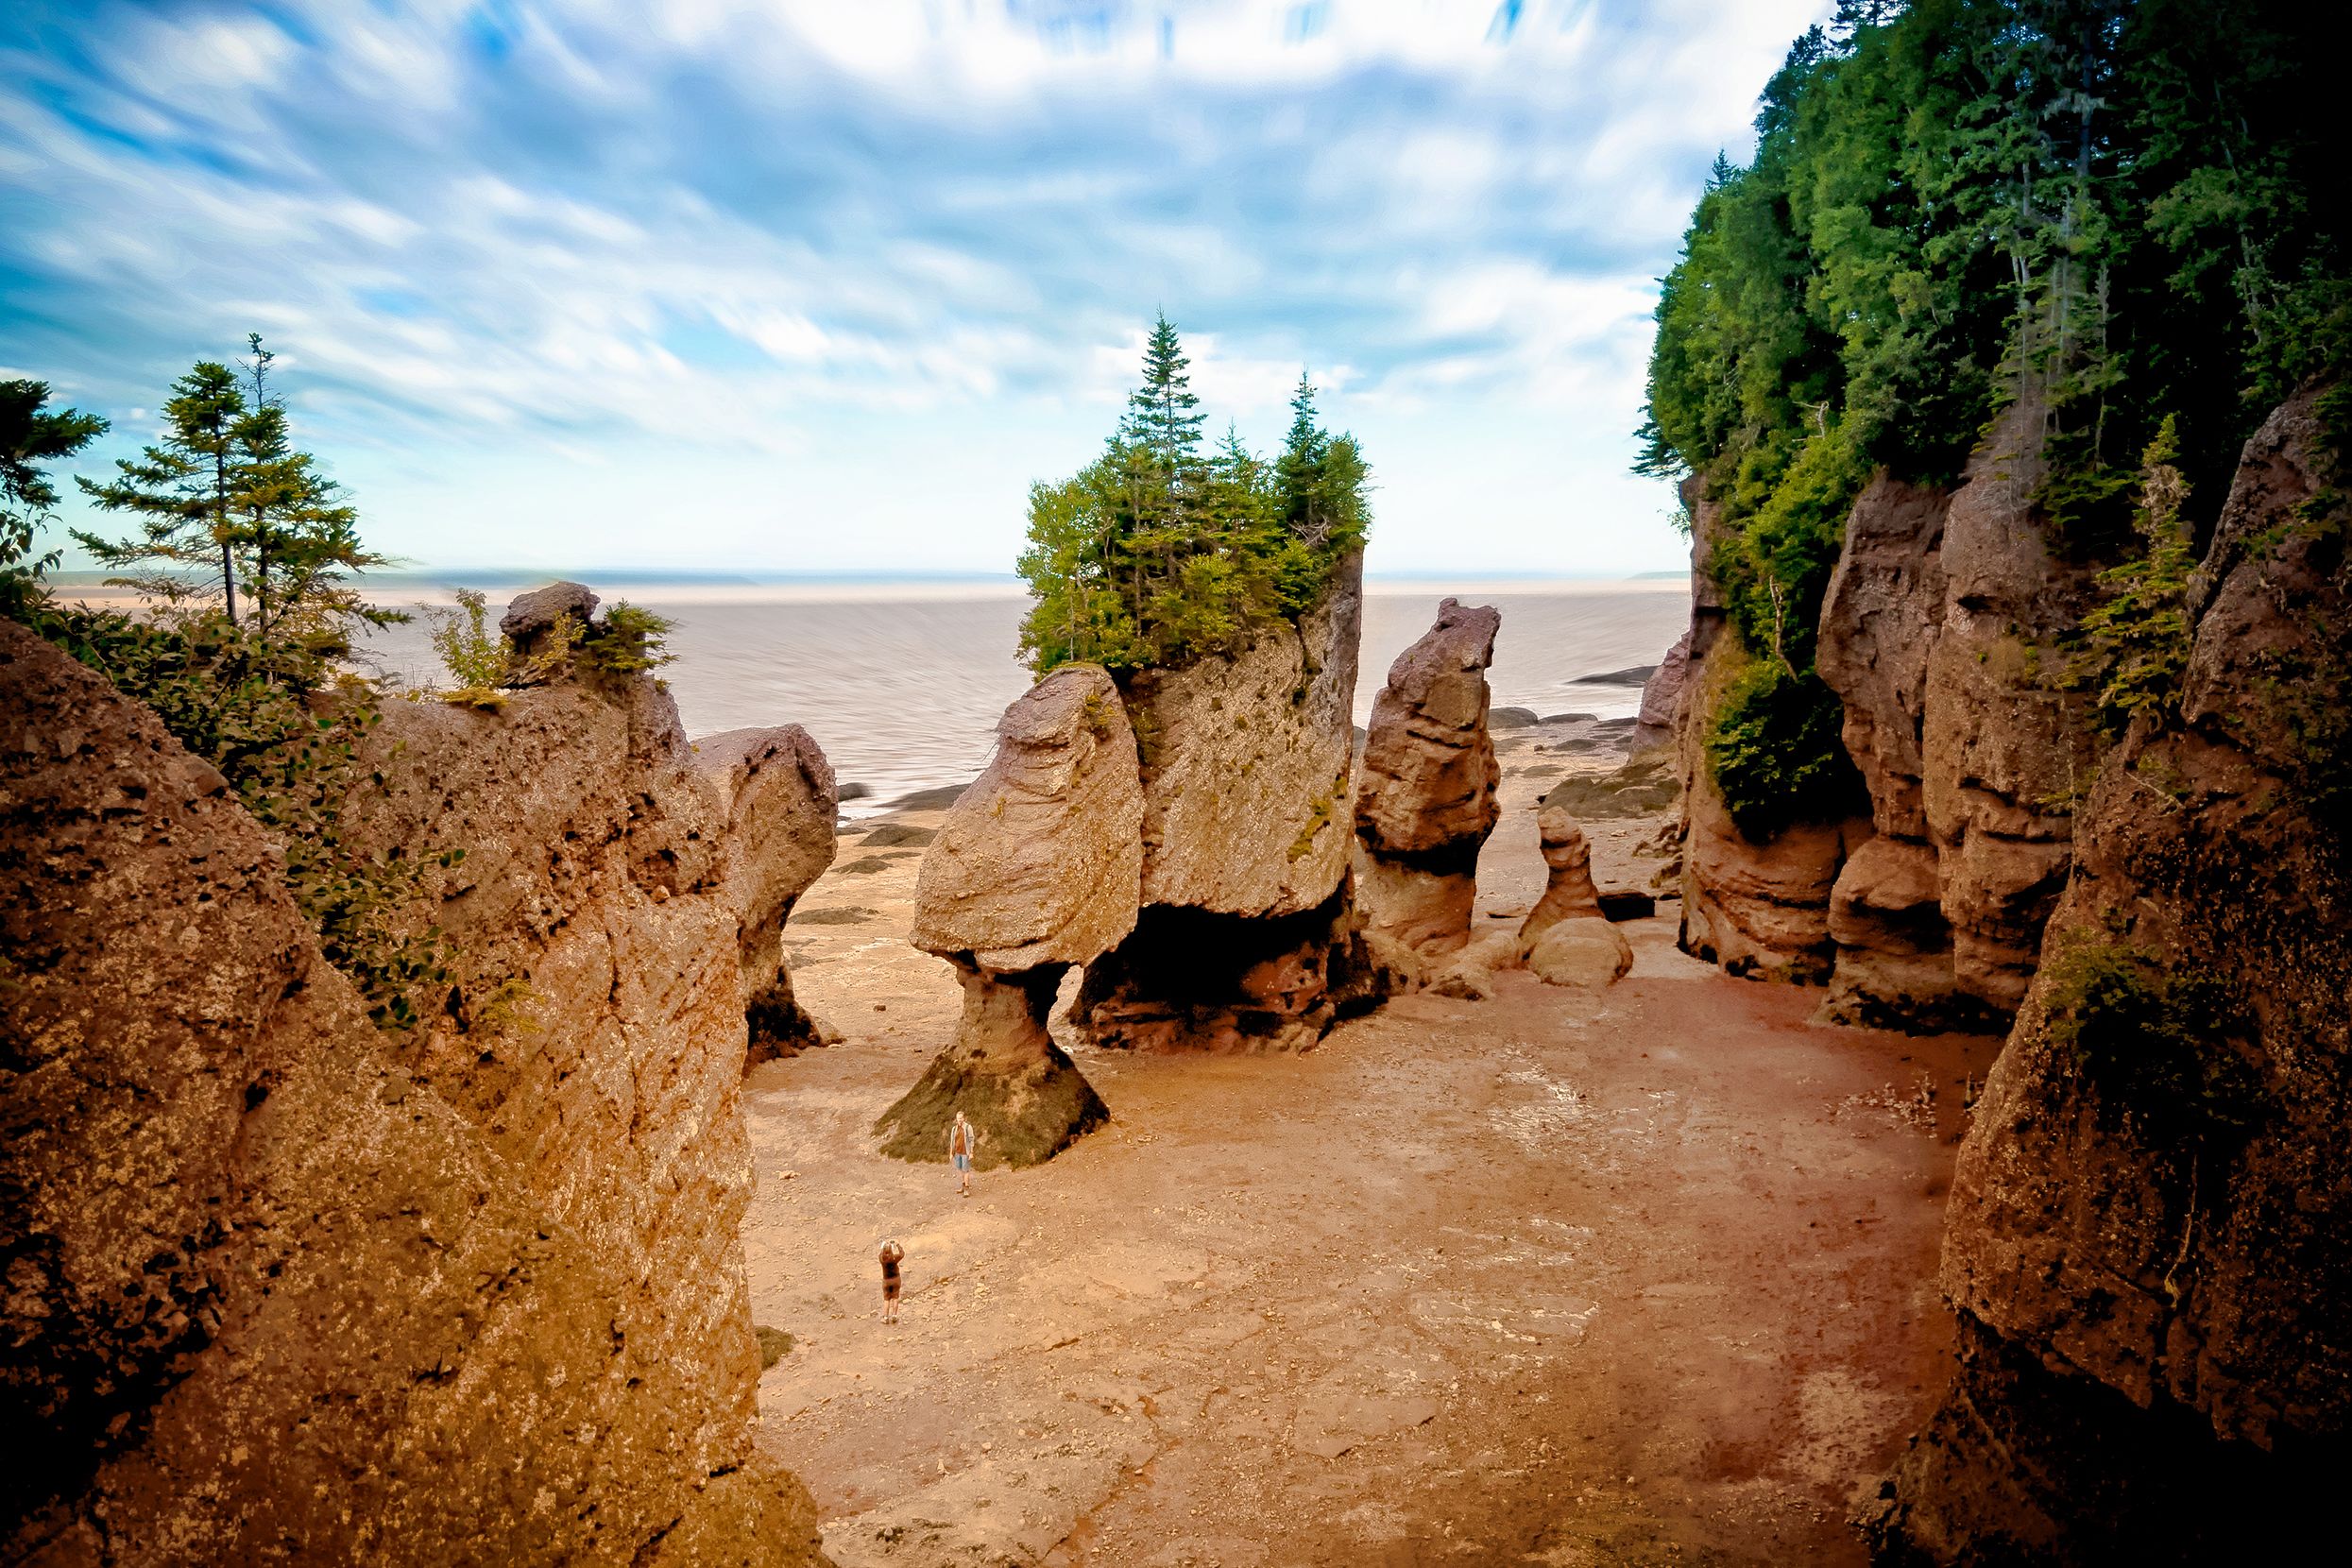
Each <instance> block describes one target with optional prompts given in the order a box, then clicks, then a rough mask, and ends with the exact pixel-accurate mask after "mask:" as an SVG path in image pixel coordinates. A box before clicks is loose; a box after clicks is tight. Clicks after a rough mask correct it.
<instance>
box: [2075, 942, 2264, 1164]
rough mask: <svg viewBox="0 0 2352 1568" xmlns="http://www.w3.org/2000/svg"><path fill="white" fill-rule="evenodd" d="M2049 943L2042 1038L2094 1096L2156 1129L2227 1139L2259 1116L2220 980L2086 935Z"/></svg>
mask: <svg viewBox="0 0 2352 1568" xmlns="http://www.w3.org/2000/svg"><path fill="white" fill-rule="evenodd" d="M2053 946H2056V947H2057V948H2058V949H2059V950H2058V953H2057V956H2056V957H2055V959H2054V960H2053V961H2052V963H2051V964H2050V972H2049V976H2048V981H2047V986H2048V988H2047V990H2046V991H2045V992H2044V993H2043V1007H2044V1011H2045V1014H2046V1016H2047V1018H2048V1026H2047V1027H2048V1029H2049V1031H2050V1037H2051V1039H2052V1040H2054V1042H2055V1043H2056V1044H2057V1045H2059V1046H2060V1047H2062V1048H2065V1049H2066V1050H2067V1051H2069V1052H2070V1053H2071V1056H2072V1058H2073V1061H2074V1065H2075V1067H2076V1069H2077V1070H2078V1071H2080V1072H2081V1073H2082V1074H2083V1075H2084V1076H2085V1077H2086V1078H2088V1080H2090V1082H2092V1083H2093V1084H2095V1085H2096V1086H2097V1088H2098V1089H2099V1091H2100V1093H2101V1094H2102V1096H2104V1097H2106V1098H2107V1099H2109V1100H2111V1101H2112V1102H2113V1103H2114V1104H2115V1105H2116V1106H2117V1107H2118V1108H2120V1109H2122V1110H2124V1111H2126V1112H2129V1113H2130V1114H2132V1115H2133V1116H2137V1117H2138V1118H2139V1119H2140V1120H2141V1121H2142V1122H2143V1123H2144V1124H2146V1125H2147V1126H2148V1127H2149V1128H2150V1129H2151V1130H2152V1131H2154V1132H2156V1133H2158V1134H2159V1135H2166V1136H2180V1135H2187V1136H2197V1137H2214V1138H2222V1139H2236V1138H2242V1137H2243V1136H2244V1135H2245V1134H2246V1133H2249V1132H2250V1131H2252V1129H2253V1128H2254V1127H2255V1126H2257V1125H2258V1123H2259V1122H2260V1120H2261V1118H2262V1116H2263V1114H2264V1111H2265V1108H2266V1100H2265V1097H2264V1094H2263V1085H2262V1078H2261V1074H2260V1072H2259V1071H2258V1069H2257V1068H2256V1067H2255V1066H2254V1065H2253V1064H2252V1063H2250V1062H2249V1061H2248V1060H2247V1059H2246V1057H2245V1056H2244V1055H2242V1054H2241V1052H2240V1051H2239V1049H2238V1048H2237V1042H2238V1041H2239V1040H2240V1039H2241V1037H2242V1036H2243V1035H2244V1034H2245V1032H2246V1025H2245V1023H2244V1014H2243V1008H2242V1005H2241V1002H2240V1000H2239V998H2238V997H2236V996H2234V995H2233V994H2232V993H2231V991H2230V990H2229V988H2228V987H2227V986H2225V985H2224V984H2223V983H2222V982H2220V981H2219V980H2213V979H2210V978H2207V977H2205V976H2200V975H2187V974H2179V973H2173V972H2168V971H2167V970H2165V969H2164V968H2163V967H2162V965H2160V964H2159V963H2157V962H2156V959H2155V958H2154V957H2153V956H2151V955H2149V954H2147V953H2144V952H2141V951H2139V950H2138V949H2136V948H2133V947H2129V946H2123V945H2122V944H2120V943H2116V942H2112V941H2108V940H2105V939H2103V938H2101V937H2098V936H2096V935H2095V934H2089V933H2080V932H2078V933H2074V934H2073V935H2071V937H2070V938H2068V939H2067V940H2065V941H2063V942H2061V943H2056V944H2053Z"/></svg>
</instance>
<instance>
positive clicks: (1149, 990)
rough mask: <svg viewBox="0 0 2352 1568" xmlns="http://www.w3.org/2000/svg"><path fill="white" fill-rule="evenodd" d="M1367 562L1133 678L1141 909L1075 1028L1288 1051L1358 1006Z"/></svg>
mask: <svg viewBox="0 0 2352 1568" xmlns="http://www.w3.org/2000/svg"><path fill="white" fill-rule="evenodd" d="M1362 613H1363V561H1362V557H1361V556H1360V555H1352V556H1350V557H1348V558H1346V559H1344V560H1342V561H1340V562H1339V563H1338V565H1337V566H1335V568H1334V569H1333V573H1332V581H1331V585H1330V588H1328V590H1327V591H1326V593H1325V595H1324V597H1323V599H1322V601H1321V603H1320V604H1318V605H1316V606H1315V607H1314V608H1312V609H1311V610H1309V611H1307V612H1306V613H1305V614H1304V615H1303V616H1301V617H1300V619H1299V622H1298V623H1297V624H1296V625H1295V626H1294V625H1292V624H1290V623H1288V622H1277V623H1276V624H1274V625H1272V626H1270V627H1268V628H1266V629H1264V630H1263V631H1261V632H1259V633H1258V634H1257V635H1256V637H1255V638H1254V639H1253V640H1252V641H1251V642H1250V644H1249V645H1248V646H1247V647H1246V648H1244V649H1242V650H1241V651H1240V652H1239V653H1237V654H1235V655H1233V656H1221V655H1219V656H1208V657H1205V658H1202V659H1200V660H1198V661H1196V662H1194V663H1191V664H1188V665H1185V666H1183V667H1181V668H1178V669H1173V670H1147V671H1143V672H1141V673H1138V674H1136V675H1135V676H1134V678H1133V681H1132V682H1131V683H1130V684H1129V685H1128V687H1127V689H1126V690H1125V692H1124V696H1125V700H1126V707H1127V711H1128V715H1129V717H1130V719H1131V720H1132V722H1133V726H1134V733H1135V744H1136V749H1137V752H1138V755H1139V758H1140V760H1141V764H1142V775H1143V810H1144V816H1143V857H1144V858H1143V908H1142V911H1141V912H1140V913H1139V914H1138V916H1137V918H1136V921H1135V929H1134V930H1133V932H1132V933H1131V934H1130V935H1129V936H1128V937H1127V939H1126V940H1125V941H1123V942H1121V943H1120V944H1119V945H1118V946H1116V948H1114V949H1112V951H1110V952H1109V953H1106V954H1105V955H1103V956H1102V957H1101V958H1100V959H1099V960H1097V961H1096V962H1095V963H1092V964H1089V965H1088V966H1087V970H1086V980H1085V984H1084V986H1083V987H1082V990H1081V991H1080V994H1079V999H1078V1004H1077V1005H1076V1006H1075V1007H1074V1008H1073V1009H1072V1013H1071V1018H1072V1022H1073V1023H1075V1024H1076V1025H1078V1026H1079V1027H1081V1028H1082V1029H1083V1030H1085V1031H1087V1033H1088V1034H1089V1035H1090V1037H1091V1038H1093V1039H1094V1040H1095V1041H1096V1043H1098V1044H1099V1045H1104V1046H1112V1047H1134V1048H1150V1049H1168V1048H1205V1049H1212V1050H1244V1051H1246V1050H1269V1049H1299V1048H1304V1047H1307V1046H1311V1045H1313V1044H1314V1043H1315V1042H1316V1041H1318V1040H1320V1039H1321V1037H1322V1036H1323V1034H1324V1033H1325V1032H1326V1031H1328V1030H1329V1029H1330V1027H1331V1025H1332V1023H1333V1021H1334V1020H1335V1019H1336V1018H1337V1017H1338V1015H1339V1014H1340V1012H1341V1011H1342V1010H1344V1009H1345V1008H1347V1007H1350V1006H1352V1005H1355V1003H1356V1001H1357V1000H1358V999H1360V998H1361V997H1363V996H1364V994H1365V993H1364V989H1363V988H1364V986H1365V984H1366V979H1365V973H1366V971H1365V968H1364V965H1363V963H1362V962H1361V960H1360V949H1361V947H1362V942H1361V939H1360V937H1358V936H1356V935H1355V930H1354V922H1355V912H1354V908H1353V899H1352V897H1351V892H1350V887H1349V878H1348V846H1349V844H1350V842H1351V837H1352V835H1351V834H1350V833H1349V831H1348V824H1347V811H1346V794H1347V784H1348V769H1349V764H1350V761H1351V755H1352V752H1353V750H1354V743H1353V742H1354V733H1353V730H1354V726H1353V724H1352V723H1351V712H1352V709H1353V705H1354V702H1355V657H1356V643H1357V634H1358V629H1359V623H1360V622H1361V620H1362Z"/></svg>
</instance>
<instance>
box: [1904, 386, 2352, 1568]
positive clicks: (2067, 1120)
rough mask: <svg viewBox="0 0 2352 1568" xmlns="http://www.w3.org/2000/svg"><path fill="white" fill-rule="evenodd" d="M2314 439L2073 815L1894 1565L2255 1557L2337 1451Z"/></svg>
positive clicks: (2344, 861)
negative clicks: (1901, 1560)
mask: <svg viewBox="0 0 2352 1568" xmlns="http://www.w3.org/2000/svg"><path fill="white" fill-rule="evenodd" d="M2318 440H2319V431H2318V429H2317V423H2316V420H2315V418H2314V417H2313V412H2312V401H2311V400H2310V399H2309V397H2308V396H2307V397H2303V398H2298V399H2296V400H2294V401H2291V402H2289V403H2288V404H2287V405H2285V406H2284V407H2282V408H2281V409H2280V410H2279V411H2278V412H2277V413H2276V414H2275V415H2274V416H2273V417H2272V418H2271V419H2270V420H2269V421H2268V422H2267V423H2266V424H2265V425H2264V426H2263V428H2262V430H2261V431H2260V432H2259V433H2258V435H2256V436H2255V437H2254V438H2253V439H2252V440H2251V441H2250V442H2249V443H2248V444H2247V447H2246V449H2245V452H2244V457H2243V461H2242V464H2241V468H2240V469H2239V472H2238V475H2237V479H2236V483H2235V486H2234V487H2233V489H2232V491H2231V494H2230V497H2229V500H2228V503H2227V505H2226V508H2225V510H2224V513H2223V516H2222V519H2221V521H2220V524H2219V527H2218V530H2217V533H2216V536H2215V538H2214V541H2213V545H2212V548H2211V551H2210V553H2209V554H2208V556H2207V562H2206V565H2205V568H2204V570H2203V571H2202V572H2201V573H2200V575H2199V578H2198V580H2197V582H2196V584H2195V585H2194V587H2193V588H2192V590H2191V595H2190V610H2191V624H2192V627H2193V643H2192V651H2191V654H2190V663H2189V667H2188V673H2187V679H2186V683H2185V687H2184V693H2183V701H2182V707H2181V714H2180V718H2179V721H2178V723H2177V724H2174V725H2171V726H2166V727H2163V728H2152V727H2150V726H2148V725H2147V724H2145V723H2144V722H2143V724H2142V725H2141V726H2140V727H2139V728H2137V729H2135V731H2134V732H2133V733H2132V734H2131V735H2130V736H2129V737H2128V738H2127V739H2126V740H2125V741H2123V743H2122V745H2120V746H2119V747H2117V748H2116V749H2115V750H2114V751H2112V752H2111V753H2109V755H2108V756H2107V757H2106V758H2105V759H2104V760H2103V762H2102V764H2101V766H2100V768H2099V771H2098V774H2097V778H2096V782H2095V783H2094V784H2093V785H2092V786H2091V788H2090V790H2089V793H2088V797H2087V798H2086V800H2085V802H2084V805H2083V809H2082V811H2081V814H2080V816H2079V818H2078V819H2077V820H2076V822H2075V824H2074V831H2073V835H2072V841H2073V875H2072V878H2071V882H2070V883H2069V885H2068V886H2067V889H2066V891H2065V894H2064V895H2063V897H2062V898H2061V899H2060V900H2059V901H2058V904H2057V907H2056V912H2055V913H2054V915H2053V916H2052V918H2051V921H2050V928H2049V929H2050V936H2049V938H2048V941H2047V944H2046V947H2047V951H2046V955H2045V961H2044V963H2042V965H2041V967H2040V969H2039V972H2038V973H2037V975H2036V976H2035V978H2034V980H2033V982H2032V986H2031V990H2030V993H2029V994H2028V996H2027V997H2026V998H2025V1001H2024V1005H2023V1008H2022V1010H2021V1011H2020V1014H2019V1016H2018V1019H2017V1023H2016V1028H2015V1030H2014V1031H2013V1032H2012V1034H2011V1036H2010V1040H2009V1044H2008V1047H2007V1048H2006V1049H2005V1050H2004V1051H2003V1055H2002V1057H2001V1059H2000V1061H1999V1063H1998V1064H1997V1065H1996V1066H1995V1067H1994V1069H1993V1072H1992V1074H1991V1076H1990V1078H1989V1080H1988V1082H1986V1089H1985V1094H1984V1097H1983V1099H1982V1100H1981V1101H1980V1102H1979V1104H1978V1106H1977V1108H1976V1115H1975V1119H1974V1121H1973V1123H1972V1125H1971V1127H1970V1130H1969V1135H1968V1138H1967V1141H1966V1142H1965V1144H1964V1145H1963V1146H1962V1150H1961V1154H1960V1161H1959V1167H1958V1169H1957V1172H1956V1173H1955V1176H1954V1180H1953V1186H1952V1192H1951V1211H1950V1218H1949V1220H1948V1229H1947V1233H1946V1241H1945V1256H1944V1286H1945V1288H1946V1290H1947V1291H1948V1292H1949V1294H1950V1295H1951V1299H1952V1301H1953V1303H1954V1304H1955V1305H1956V1306H1957V1307H1958V1308H1959V1310H1960V1312H1961V1314H1962V1320H1963V1327H1964V1331H1965V1336H1964V1337H1965V1338H1966V1340H1967V1343H1968V1346H1969V1353H1968V1355H1967V1356H1966V1358H1965V1360H1964V1363H1963V1368H1962V1372H1961V1374H1960V1376H1959V1378H1958V1380H1957V1381H1956V1382H1955V1385H1954V1388H1953V1389H1952V1392H1951V1397H1950V1399H1949V1401H1948V1403H1947V1405H1946V1406H1945V1408H1944V1410H1943V1411H1942V1413H1941V1414H1939V1416H1938V1417H1937V1418H1936V1421H1935V1423H1934V1425H1933V1426H1932V1427H1931V1428H1930V1429H1929V1430H1928V1431H1927V1432H1926V1433H1924V1434H1922V1435H1921V1437H1920V1438H1919V1439H1918V1440H1917V1442H1916V1444H1915V1446H1914V1448H1913V1450H1912V1451H1911V1453H1910V1454H1909V1455H1908V1456H1907V1457H1905V1459H1904V1460H1903V1462H1902V1464H1901V1466H1900V1468H1899V1469H1898V1471H1897V1473H1896V1475H1895V1477H1894V1479H1893V1480H1892V1482H1890V1485H1889V1489H1888V1494H1889V1501H1888V1504H1887V1506H1886V1509H1885V1512H1884V1514H1883V1517H1882V1519H1881V1520H1880V1521H1879V1525H1878V1528H1879V1531H1880V1534H1881V1538H1882V1542H1883V1543H1885V1544H1887V1545H1889V1546H1890V1547H1895V1548H1900V1549H1902V1550H1908V1551H1913V1552H1917V1553H1923V1554H1925V1555H1926V1556H1928V1557H1931V1558H1934V1559H1941V1560H1957V1559H1962V1558H1969V1559H1984V1558H1985V1557H1986V1554H1987V1553H1988V1552H1996V1551H1997V1550H1998V1549H2000V1548H2002V1547H2003V1546H2004V1545H2005V1546H2006V1547H2009V1548H2015V1549H2023V1550H2030V1551H2033V1552H2036V1553H2038V1554H2041V1555H2044V1556H2047V1557H2049V1558H2052V1559H2059V1560H2083V1561H2089V1560H2100V1559H2107V1558H2111V1557H2112V1556H2113V1555H2114V1554H2116V1553H2119V1552H2133V1553H2141V1554H2146V1555H2151V1556H2154V1557H2156V1558H2158V1559H2165V1560H2171V1559H2177V1558H2180V1557H2182V1556H2186V1555H2194V1554H2195V1553H2196V1552H2198V1551H2201V1550H2220V1549H2223V1548H2224V1546H2225V1545H2226V1546H2229V1547H2233V1548H2240V1549H2242V1548H2243V1547H2244V1546H2245V1544H2246V1542H2248V1541H2250V1540H2259V1539H2262V1538H2263V1537H2264V1536H2265V1535H2266V1533H2267V1532H2269V1531H2273V1530H2276V1529H2281V1528H2284V1527H2286V1525H2287V1524H2288V1522H2290V1521H2292V1520H2295V1519H2298V1518H2302V1517H2304V1516H2306V1515H2308V1514H2309V1513H2310V1512H2311V1511H2313V1510H2315V1509H2316V1508H2319V1507H2320V1506H2321V1502H2322V1500H2323V1498H2324V1497H2325V1496H2326V1486H2325V1483H2324V1482H2322V1481H2321V1480H2320V1475H2321V1474H2322V1473H2326V1472H2332V1471H2333V1470H2335V1469H2336V1467H2337V1463H2338V1461H2340V1460H2341V1459H2342V1458H2343V1454H2344V1448H2345V1440H2346V1436H2347V1433H2348V1432H2352V1225H2348V1224H2347V1221H2352V1170H2348V1169H2347V1167H2345V1165H2344V1162H2343V1159H2342V1158H2341V1154H2340V1144H2341V1138H2342V1129H2343V1125H2344V1123H2345V1120H2346V1118H2347V1116H2348V1115H2352V1090H2347V1087H2346V1084H2347V1078H2346V1074H2345V1071H2344V1069H2345V1065H2346V1061H2347V1055H2348V1054H2352V990H2348V989H2347V984H2346V977H2347V976H2348V975H2352V928H2348V927H2347V925H2346V921H2345V918H2344V915H2345V909H2346V895H2347V893H2348V892H2352V869H2348V868H2352V852H2348V851H2347V848H2346V839H2345V832H2346V827H2345V825H2346V821H2347V818H2352V812H2347V811H2346V810H2345V809H2344V801H2343V791H2342V785H2341V783H2340V778H2341V776H2342V769H2343V766H2344V765H2345V761H2346V748H2345V745H2344V741H2343V736H2344V726H2343V705H2344V703H2345V700H2346V696H2347V693H2348V692H2352V686H2348V685H2347V679H2348V673H2352V592H2348V591H2347V582H2346V567H2345V560H2344V552H2343V541H2342V537H2341V532H2340V525H2335V524H2330V523H2328V522H2327V521H2326V520H2316V521H2315V520H2309V519H2306V518H2303V517H2301V516H2300V515H2299V514H2298V508H2299V507H2301V506H2302V505H2303V503H2305V502H2307V501H2309V499H2310V498H2311V497H2312V496H2314V495H2315V494H2317V493H2318V492H2319V491H2320V490H2321V489H2322V488H2323V485H2322V481H2321V480H2320V479H2319V477H2318V476H2317V475H2316V474H2315V473H2314V471H2313V468H2314V458H2313V456H2312V453H2313V451H2314V448H2315V445H2316V444H2317V442H2318ZM2336 504H2337V505H2338V506H2339V507H2340V506H2341V503H2340V502H2339V503H2336ZM1985 750H1986V748H1984V747H1980V748H1979V749H1978V752H1977V755H1984V754H1985ZM2020 842H2022V843H2025V844H2037V843H2040V842H2045V841H2037V840H2032V839H2024V840H2021V841H2020Z"/></svg>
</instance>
